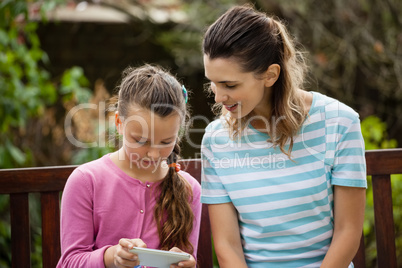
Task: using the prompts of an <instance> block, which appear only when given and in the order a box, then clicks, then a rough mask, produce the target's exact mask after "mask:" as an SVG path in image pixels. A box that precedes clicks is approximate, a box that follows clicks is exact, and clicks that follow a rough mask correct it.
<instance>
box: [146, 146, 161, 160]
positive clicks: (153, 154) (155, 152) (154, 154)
mask: <svg viewBox="0 0 402 268" xmlns="http://www.w3.org/2000/svg"><path fill="white" fill-rule="evenodd" d="M147 156H148V157H149V158H150V159H155V160H156V159H158V158H159V157H160V152H159V148H156V147H152V146H151V147H150V148H149V150H148V153H147Z"/></svg>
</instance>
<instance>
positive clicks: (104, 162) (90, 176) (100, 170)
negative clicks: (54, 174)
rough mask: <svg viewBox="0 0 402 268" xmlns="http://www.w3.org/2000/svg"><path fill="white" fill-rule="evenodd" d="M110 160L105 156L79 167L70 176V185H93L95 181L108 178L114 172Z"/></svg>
mask: <svg viewBox="0 0 402 268" xmlns="http://www.w3.org/2000/svg"><path fill="white" fill-rule="evenodd" d="M110 162H111V161H110V159H109V156H108V155H104V156H102V157H101V158H99V159H96V160H92V161H90V162H87V163H84V164H81V165H79V166H78V167H77V168H76V169H75V170H74V171H73V172H72V173H71V175H70V176H69V178H68V180H67V182H68V183H70V184H71V183H78V184H82V183H87V184H88V183H89V184H91V183H93V180H95V179H99V178H102V177H108V176H109V175H110V173H111V172H112V168H110V166H111V165H110Z"/></svg>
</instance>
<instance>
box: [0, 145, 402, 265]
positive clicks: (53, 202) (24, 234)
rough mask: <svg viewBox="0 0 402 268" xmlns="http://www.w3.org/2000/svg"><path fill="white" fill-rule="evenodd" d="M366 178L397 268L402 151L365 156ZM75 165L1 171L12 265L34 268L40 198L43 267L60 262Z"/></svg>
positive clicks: (207, 261)
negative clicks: (64, 204) (396, 194)
mask: <svg viewBox="0 0 402 268" xmlns="http://www.w3.org/2000/svg"><path fill="white" fill-rule="evenodd" d="M366 161H367V174H368V175H372V183H373V195H374V211H375V231H376V243H377V258H378V267H379V268H383V267H384V268H396V267H397V263H396V248H395V233H394V220H393V214H392V212H393V211H392V193H391V182H390V174H400V173H402V149H389V150H373V151H367V152H366ZM181 165H182V168H183V169H185V170H186V171H188V172H189V173H191V174H192V175H193V176H194V177H195V178H196V179H197V180H198V181H200V176H201V162H200V160H199V159H195V160H183V161H182V162H181ZM75 168H76V166H62V167H43V168H21V169H5V170H0V194H10V213H11V237H12V246H11V252H12V253H11V254H12V266H13V267H18V268H25V267H30V266H31V260H30V252H31V248H30V244H31V241H30V240H31V239H30V228H29V206H28V194H29V193H40V196H41V211H42V252H43V254H42V258H43V267H44V268H54V267H55V266H56V264H57V262H58V259H59V258H60V237H59V234H60V231H59V229H60V222H59V216H60V209H59V205H60V204H59V202H60V192H61V191H62V190H63V188H64V185H65V183H66V180H67V178H68V176H69V175H70V173H71V172H72V171H73V170H74V169H75ZM210 233H211V230H210V226H209V216H208V211H207V208H206V206H205V205H203V212H202V220H201V230H200V241H199V245H198V254H197V258H198V261H199V267H201V268H211V267H213V264H212V246H211V236H210ZM354 263H355V267H356V268H365V267H366V265H365V248H364V237H363V236H362V239H361V245H360V248H359V251H358V253H357V254H356V257H355V259H354Z"/></svg>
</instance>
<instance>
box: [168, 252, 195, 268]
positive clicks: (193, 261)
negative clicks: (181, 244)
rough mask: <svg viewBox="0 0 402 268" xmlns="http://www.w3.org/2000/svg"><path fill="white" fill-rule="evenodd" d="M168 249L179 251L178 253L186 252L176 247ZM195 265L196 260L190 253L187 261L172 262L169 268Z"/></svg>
mask: <svg viewBox="0 0 402 268" xmlns="http://www.w3.org/2000/svg"><path fill="white" fill-rule="evenodd" d="M169 251H174V252H179V253H187V252H184V251H182V250H181V249H179V248H177V247H173V248H171V249H170V250H169ZM196 265H197V262H196V261H195V259H194V257H193V255H191V254H190V259H189V260H188V261H181V262H179V263H178V264H172V265H170V268H177V267H187V268H195V267H196Z"/></svg>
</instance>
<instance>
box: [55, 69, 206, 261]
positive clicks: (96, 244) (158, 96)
mask: <svg viewBox="0 0 402 268" xmlns="http://www.w3.org/2000/svg"><path fill="white" fill-rule="evenodd" d="M186 100H187V92H186V90H185V88H184V87H182V86H181V85H180V84H179V83H178V82H177V80H176V79H175V78H174V77H173V76H172V75H171V74H169V73H168V72H166V71H164V70H162V69H160V68H158V67H154V66H150V65H146V66H143V67H140V68H137V69H132V68H128V69H127V70H126V71H125V72H124V76H123V80H122V82H121V85H120V91H119V94H118V102H117V111H116V116H115V123H116V127H117V130H118V132H119V134H120V135H122V137H123V143H122V147H121V148H120V149H119V150H118V151H116V152H114V153H111V154H108V155H105V156H103V157H102V158H100V159H98V160H95V161H92V162H89V163H87V164H84V165H81V166H80V167H78V168H77V169H75V170H74V172H73V173H72V174H71V176H70V177H69V179H68V181H67V184H66V187H65V189H64V192H63V197H62V204H61V211H62V213H61V214H62V215H61V249H62V256H61V259H60V261H59V264H58V267H74V268H75V267H134V266H136V265H139V264H140V261H141V260H139V259H138V256H137V255H136V254H134V253H130V252H129V249H131V248H132V247H134V246H136V247H148V248H155V249H163V250H172V251H178V252H180V251H181V250H183V251H186V252H188V253H190V254H192V255H193V256H196V253H197V245H198V235H199V227H200V215H201V204H200V194H201V187H200V185H199V183H198V182H197V181H196V180H195V179H194V178H193V177H192V176H191V175H190V174H188V173H186V172H183V171H179V166H178V165H177V164H176V162H177V159H178V155H179V146H178V139H179V134H178V133H179V129H180V127H181V126H182V125H183V124H184V123H185V118H186V116H187V111H186ZM193 256H192V257H191V258H190V260H188V261H183V262H180V266H181V267H195V265H196V262H195V258H194V257H193ZM175 267H176V266H175Z"/></svg>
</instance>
